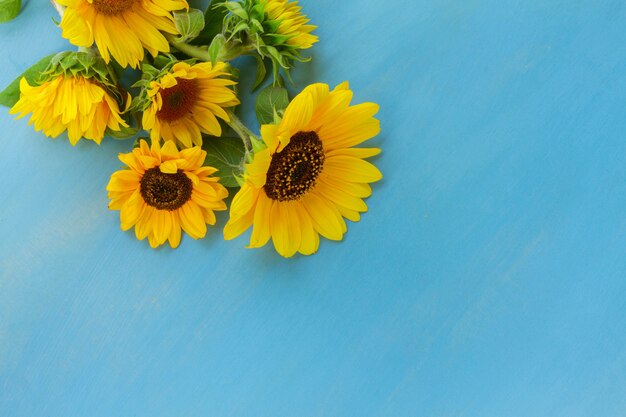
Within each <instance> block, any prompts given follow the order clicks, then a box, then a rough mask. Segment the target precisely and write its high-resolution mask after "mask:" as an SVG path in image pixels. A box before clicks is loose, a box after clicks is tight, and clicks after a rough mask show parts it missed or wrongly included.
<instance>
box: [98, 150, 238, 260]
mask: <svg viewBox="0 0 626 417" xmlns="http://www.w3.org/2000/svg"><path fill="white" fill-rule="evenodd" d="M205 157H206V152H205V151H203V150H202V149H201V148H200V147H199V146H196V147H193V148H189V149H184V150H182V151H179V150H178V149H177V148H176V145H175V144H174V142H171V141H168V142H165V144H164V145H163V146H162V147H161V146H160V144H159V142H158V141H156V142H152V146H151V147H148V144H147V142H146V141H145V140H143V139H142V140H141V141H140V143H139V147H137V148H135V149H134V150H133V151H132V152H130V153H127V154H120V155H119V158H120V160H121V161H122V162H123V163H124V164H125V165H127V166H128V169H122V170H120V171H117V172H115V173H113V175H112V176H111V180H110V181H109V184H108V185H107V191H108V192H109V199H110V200H111V202H110V203H109V208H110V209H111V210H120V220H121V227H122V230H128V229H130V228H132V227H133V226H134V227H135V235H136V236H137V239H139V240H143V239H145V238H146V237H147V238H148V242H149V243H150V246H151V247H153V248H155V247H157V246H159V245H162V244H164V243H165V242H166V241H168V242H169V244H170V246H171V247H173V248H176V247H178V245H179V243H180V238H181V228H182V230H184V231H185V232H186V233H187V234H188V235H189V236H191V237H192V238H194V239H200V238H202V237H204V236H205V235H206V232H207V224H209V225H213V224H215V214H214V213H213V212H214V211H219V210H226V204H225V203H224V201H223V200H224V198H226V197H227V196H228V191H227V190H226V188H224V186H222V185H221V184H220V183H219V182H218V178H217V177H214V176H213V174H214V173H215V172H216V171H217V170H216V169H215V168H213V167H208V166H202V164H203V163H204V159H205Z"/></svg>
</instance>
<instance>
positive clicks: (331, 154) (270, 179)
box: [224, 83, 382, 257]
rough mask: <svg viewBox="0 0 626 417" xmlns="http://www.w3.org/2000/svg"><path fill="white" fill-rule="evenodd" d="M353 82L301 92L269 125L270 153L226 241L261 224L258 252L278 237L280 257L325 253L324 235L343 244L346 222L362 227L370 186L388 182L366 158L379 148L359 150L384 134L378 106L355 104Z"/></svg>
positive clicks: (235, 210)
mask: <svg viewBox="0 0 626 417" xmlns="http://www.w3.org/2000/svg"><path fill="white" fill-rule="evenodd" d="M351 99H352V91H350V89H349V86H348V83H343V84H341V85H339V86H337V87H336V88H335V89H334V90H333V91H329V87H328V85H326V84H314V85H311V86H309V87H307V88H305V89H304V90H303V91H302V92H301V93H300V94H298V95H297V96H296V97H295V98H294V99H293V101H292V102H291V103H290V104H289V106H288V107H287V109H286V110H285V114H284V117H283V119H282V121H281V122H280V123H279V124H276V125H263V126H262V127H261V136H262V138H263V142H264V143H265V144H266V145H267V148H266V149H264V150H262V151H260V152H257V153H256V154H255V155H254V159H253V161H252V162H251V163H250V164H247V165H246V173H245V174H244V184H243V186H242V187H241V189H240V190H239V192H238V193H237V194H236V195H235V197H234V199H233V202H232V205H231V208H230V219H229V221H228V223H227V224H226V227H225V228H224V237H225V239H227V240H230V239H233V238H235V237H237V236H239V235H240V234H241V233H243V232H244V231H245V230H247V229H248V228H249V227H250V226H252V225H253V226H254V228H253V230H252V235H251V237H250V247H252V248H257V247H260V246H263V245H265V244H266V243H267V242H268V241H269V239H270V238H271V239H272V241H273V243H274V247H275V248H276V251H278V253H280V254H281V255H282V256H285V257H290V256H292V255H294V254H295V253H296V252H300V253H302V254H304V255H310V254H312V253H314V252H316V251H317V248H318V246H319V235H322V236H323V237H325V238H327V239H331V240H341V239H342V237H343V234H344V233H345V232H346V230H347V228H346V223H345V221H344V217H345V218H347V219H348V220H351V221H355V222H356V221H359V219H360V214H359V213H361V212H365V211H367V206H366V205H365V203H364V202H363V198H365V197H368V196H369V195H370V194H371V192H372V190H371V187H370V185H369V183H371V182H374V181H378V180H380V179H381V178H382V174H381V173H380V171H379V170H378V169H377V168H376V167H375V166H374V165H372V164H370V163H369V162H367V161H365V160H364V158H368V157H371V156H374V155H376V154H378V153H379V152H380V149H377V148H355V147H353V146H356V145H358V144H360V143H362V142H364V141H366V140H368V139H370V138H372V137H374V136H376V135H377V134H378V132H379V131H380V123H379V121H378V120H376V119H375V118H374V117H373V116H374V115H375V114H376V113H377V112H378V105H376V104H374V103H363V104H358V105H354V106H350V101H351Z"/></svg>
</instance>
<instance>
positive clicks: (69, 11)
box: [57, 0, 189, 68]
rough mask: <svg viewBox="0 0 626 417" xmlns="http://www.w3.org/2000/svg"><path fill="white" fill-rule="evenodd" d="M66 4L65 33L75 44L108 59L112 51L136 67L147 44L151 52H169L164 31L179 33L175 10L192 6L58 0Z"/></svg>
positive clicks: (170, 1) (141, 0) (139, 0)
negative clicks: (175, 22) (95, 48)
mask: <svg viewBox="0 0 626 417" xmlns="http://www.w3.org/2000/svg"><path fill="white" fill-rule="evenodd" d="M57 2H58V3H60V4H62V5H63V6H66V9H65V11H64V13H63V18H62V19H61V24H60V26H61V29H62V30H63V33H62V34H63V37H64V38H66V39H68V40H69V41H70V42H71V43H72V44H74V45H76V46H84V47H90V46H92V45H93V44H94V42H95V43H96V45H97V46H98V51H100V55H102V57H103V58H104V60H105V61H106V62H107V63H108V62H110V60H111V55H112V56H113V58H115V60H116V61H117V62H118V63H119V64H120V65H121V66H122V67H126V66H129V65H130V66H131V67H133V68H136V67H137V66H138V65H139V62H140V61H141V60H142V59H143V57H144V48H145V49H147V50H148V52H150V54H151V55H152V56H156V55H157V54H158V53H159V52H169V50H170V47H169V44H168V42H167V39H165V36H163V34H162V33H161V31H162V32H167V33H171V34H176V33H178V32H177V30H176V26H175V24H174V18H173V16H172V12H173V11H174V10H181V9H186V10H188V9H189V5H188V4H187V1H186V0H57Z"/></svg>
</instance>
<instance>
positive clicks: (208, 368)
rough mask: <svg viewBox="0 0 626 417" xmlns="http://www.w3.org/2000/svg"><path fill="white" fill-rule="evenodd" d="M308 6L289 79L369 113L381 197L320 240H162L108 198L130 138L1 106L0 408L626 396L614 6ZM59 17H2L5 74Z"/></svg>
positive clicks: (348, 412) (472, 410)
mask: <svg viewBox="0 0 626 417" xmlns="http://www.w3.org/2000/svg"><path fill="white" fill-rule="evenodd" d="M301 3H302V5H303V6H304V9H305V11H306V12H307V14H308V15H309V16H310V17H311V19H312V20H313V22H314V23H315V24H317V25H318V26H319V29H318V31H317V34H318V35H319V36H320V43H319V44H318V45H316V46H315V47H314V48H313V49H312V52H313V55H314V61H313V62H312V63H311V64H307V65H302V66H299V67H298V69H297V70H296V72H295V73H294V74H295V75H296V81H297V83H298V84H299V85H300V86H303V85H305V84H306V83H309V82H313V81H323V82H327V83H330V84H337V83H339V82H341V81H343V80H346V79H347V80H349V81H350V82H351V85H352V87H353V89H354V91H355V101H356V102H363V101H375V102H377V103H379V104H380V105H381V112H380V114H379V116H380V119H381V121H382V127H383V128H382V133H381V135H380V136H379V137H378V138H376V139H375V140H374V144H375V145H377V146H380V147H381V148H383V154H382V155H381V156H379V157H377V158H376V159H375V163H376V165H377V166H379V167H380V169H381V171H382V172H383V173H384V175H385V178H384V180H383V181H382V182H381V183H379V184H377V185H375V186H374V194H373V196H372V197H371V198H370V199H369V200H368V202H367V203H368V205H369V208H370V211H369V212H368V213H366V214H365V215H364V216H363V219H362V221H361V222H360V223H355V224H349V226H348V227H349V231H348V234H347V235H346V238H345V240H344V242H341V243H333V242H328V241H325V242H323V243H322V245H321V247H320V251H319V253H318V254H317V255H315V256H313V257H298V258H295V259H291V260H284V259H282V258H280V257H279V256H277V255H276V254H275V253H274V251H273V249H272V248H271V247H266V248H263V249H260V250H246V249H245V248H244V246H245V245H246V239H245V238H240V239H237V240H235V241H231V242H225V241H223V240H222V238H221V230H220V229H219V228H216V229H214V230H213V231H212V232H211V233H209V236H208V237H207V238H206V239H204V240H201V241H193V240H192V239H190V238H188V237H185V238H183V242H182V244H181V247H180V248H179V249H178V250H175V251H174V250H170V249H168V248H163V249H160V250H157V251H154V250H151V249H150V248H149V246H148V244H147V243H146V242H138V241H136V240H135V238H134V236H133V234H131V233H124V232H122V231H121V230H119V217H118V216H119V214H118V213H117V212H111V211H108V210H107V199H106V192H105V186H106V183H107V181H108V178H109V175H110V174H111V173H112V172H113V171H114V170H116V169H118V168H119V167H120V162H119V161H118V160H117V159H116V155H117V153H119V152H126V151H128V149H129V147H130V146H131V144H130V143H128V142H119V141H114V140H105V141H103V143H102V145H101V146H97V145H95V144H93V143H91V142H87V141H84V142H81V143H80V144H79V145H78V146H76V147H74V148H73V147H71V146H70V144H69V143H68V142H67V140H66V139H64V138H59V139H57V140H50V139H47V138H45V137H44V136H43V135H41V134H38V133H35V132H33V130H32V129H31V128H30V127H29V126H27V123H26V121H25V120H21V121H18V122H15V121H13V119H12V117H11V116H9V115H8V114H7V113H6V111H2V112H1V113H0V166H1V167H2V174H1V175H0V231H1V233H0V416H2V417H4V416H7V417H9V416H10V417H21V416H24V417H26V416H28V417H39V416H41V417H43V416H64V417H73V416H76V417H84V416H90V417H97V416H149V417H157V416H242V415H247V416H271V417H280V416H285V417H287V416H359V417H365V416H429V417H433V416H441V417H444V416H446V417H447V416H459V417H460V416H508V417H514V416H520V417H529V416H546V417H548V416H549V417H555V416H564V417H565V416H566V417H574V416H603V417H611V416H615V417H617V416H623V415H624V414H625V413H626V349H625V347H624V346H625V343H626V325H625V324H624V320H623V318H624V314H625V313H626V280H625V279H624V278H625V277H626V257H625V252H626V6H625V5H624V3H623V2H622V1H617V0H587V1H583V0H581V1H577V0H574V1H572V0H568V1H565V0H562V1H557V0H547V1H539V0H536V1H533V0H531V1H517V0H467V1H446V0H435V1H433V0H415V1H413V0H398V1H396V2H392V3H389V2H382V1H379V2H359V1H356V0H344V1H341V2H336V1H330V0H319V1H306V0H302V2H301ZM52 15H53V10H52V9H51V8H50V7H49V5H48V2H47V1H44V0H31V1H29V2H27V3H26V4H25V8H24V10H23V13H22V14H21V15H20V16H19V17H18V18H17V19H16V20H15V21H13V22H11V23H8V24H5V25H0V57H1V60H0V62H1V64H0V67H1V70H0V84H1V85H6V84H8V83H9V82H10V81H11V80H12V79H13V78H14V77H15V76H16V75H17V74H19V73H20V71H21V70H23V69H24V68H25V67H26V66H28V64H30V63H33V62H35V61H36V60H37V59H38V58H39V57H40V56H43V55H44V54H47V53H51V52H55V51H60V50H63V49H67V48H68V47H69V46H68V44H67V43H66V42H65V41H64V40H63V39H61V37H60V32H59V30H58V29H57V28H56V27H55V26H54V25H53V24H52V23H51V21H50V17H51V16H52ZM238 65H239V66H242V67H243V68H244V69H245V68H249V69H251V68H253V62H249V61H246V60H243V61H240V62H239V63H238ZM251 83H252V78H251V77H245V78H244V79H243V80H242V84H243V88H242V90H244V91H246V90H247V87H249V86H250V85H251ZM244 100H245V99H244ZM252 103H253V100H251V99H248V100H247V101H245V104H244V105H243V112H244V119H245V120H246V121H248V122H249V123H252V122H253V121H254V112H253V108H252ZM225 220H226V217H225V216H224V215H222V216H220V217H219V218H218V224H220V225H223V224H224V222H225Z"/></svg>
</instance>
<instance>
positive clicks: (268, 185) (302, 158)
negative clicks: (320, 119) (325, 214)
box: [264, 132, 324, 201]
mask: <svg viewBox="0 0 626 417" xmlns="http://www.w3.org/2000/svg"><path fill="white" fill-rule="evenodd" d="M323 167H324V148H323V147H322V141H320V138H319V136H317V133H315V132H298V133H296V134H295V135H293V136H292V137H291V140H290V141H289V144H288V145H287V146H285V148H284V149H283V150H282V151H280V152H276V153H275V154H274V155H272V162H270V167H269V169H268V171H267V177H266V181H265V186H264V189H265V194H267V196H268V197H269V198H271V199H272V200H278V201H287V200H297V199H299V198H300V197H302V196H303V195H304V193H306V192H307V191H308V190H309V189H311V187H313V186H314V185H315V180H316V179H317V177H318V176H319V174H320V172H322V168H323Z"/></svg>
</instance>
